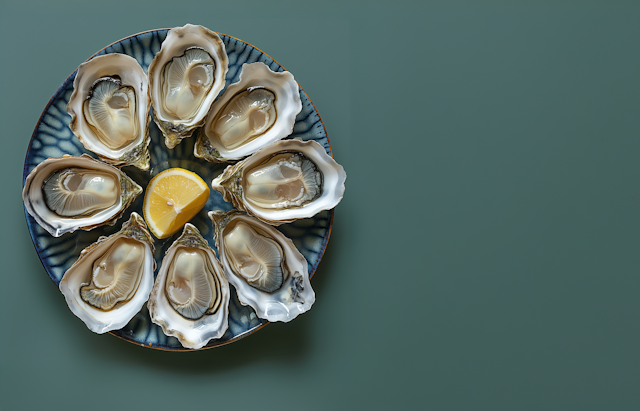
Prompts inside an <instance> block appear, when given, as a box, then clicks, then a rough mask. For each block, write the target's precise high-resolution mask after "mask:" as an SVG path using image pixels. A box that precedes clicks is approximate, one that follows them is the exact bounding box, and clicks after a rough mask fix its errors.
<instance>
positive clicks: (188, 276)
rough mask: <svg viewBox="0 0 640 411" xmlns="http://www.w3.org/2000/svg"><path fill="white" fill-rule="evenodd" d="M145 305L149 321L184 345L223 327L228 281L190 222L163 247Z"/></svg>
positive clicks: (216, 334) (196, 344)
mask: <svg viewBox="0 0 640 411" xmlns="http://www.w3.org/2000/svg"><path fill="white" fill-rule="evenodd" d="M148 307H149V313H150V314H151V321H153V322H154V323H156V324H158V325H159V326H160V327H162V331H163V332H164V333H165V334H166V335H168V336H174V337H177V338H178V340H180V343H181V344H182V345H183V346H184V347H185V348H193V349H198V348H202V347H204V346H205V345H206V344H207V342H209V340H211V339H213V338H220V337H222V335H223V334H224V332H225V331H226V330H227V327H228V316H229V282H228V281H227V278H226V277H225V275H224V273H223V271H222V268H221V267H220V263H219V262H218V259H217V258H216V255H215V253H214V252H213V250H212V249H211V248H210V247H209V244H208V243H207V241H206V240H205V239H204V238H202V236H201V235H200V232H199V231H198V229H197V228H196V227H195V226H193V225H192V224H189V223H187V224H186V225H185V228H184V231H183V233H182V235H181V236H180V237H179V238H178V239H177V240H176V241H175V242H174V243H173V244H172V245H171V247H169V249H168V250H167V252H166V254H165V257H164V260H162V266H161V267H160V271H159V272H158V277H157V278H156V282H155V284H154V286H153V290H152V291H151V296H150V297H149V303H148Z"/></svg>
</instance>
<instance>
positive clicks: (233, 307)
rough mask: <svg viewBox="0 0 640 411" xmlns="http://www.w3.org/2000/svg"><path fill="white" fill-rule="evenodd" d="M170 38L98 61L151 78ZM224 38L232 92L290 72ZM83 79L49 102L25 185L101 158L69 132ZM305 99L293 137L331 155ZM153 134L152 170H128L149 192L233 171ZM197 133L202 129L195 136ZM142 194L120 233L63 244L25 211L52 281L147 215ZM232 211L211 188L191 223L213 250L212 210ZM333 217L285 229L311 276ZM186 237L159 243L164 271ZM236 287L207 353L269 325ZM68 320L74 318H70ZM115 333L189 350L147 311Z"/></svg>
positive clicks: (117, 49) (126, 42)
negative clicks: (249, 81)
mask: <svg viewBox="0 0 640 411" xmlns="http://www.w3.org/2000/svg"><path fill="white" fill-rule="evenodd" d="M166 36H167V30H154V31H149V32H145V33H140V34H137V35H133V36H131V37H127V38H125V39H123V40H121V41H118V42H116V43H114V44H112V45H110V46H108V47H107V48H105V49H103V50H101V51H100V52H98V53H97V54H96V56H99V55H103V54H110V53H123V54H127V55H129V56H131V57H133V58H135V59H136V60H138V63H140V65H141V66H142V68H143V69H144V71H145V72H146V71H147V68H148V67H149V64H151V60H153V57H154V56H155V54H156V53H157V52H158V51H159V50H160V46H161V44H162V41H163V40H164V39H165V37H166ZM220 37H221V38H222V40H223V41H224V45H225V47H226V51H227V54H228V55H229V71H228V72H227V76H226V79H225V80H226V85H225V89H226V86H228V85H229V84H231V83H234V82H236V81H238V77H239V75H240V70H241V67H242V64H244V63H253V62H256V61H260V62H263V63H265V64H266V65H267V66H269V67H270V68H271V70H273V71H284V69H283V68H282V67H281V66H280V65H279V64H278V63H276V62H275V61H274V60H273V59H272V58H271V57H269V56H268V55H266V54H264V53H263V52H261V51H260V50H258V49H256V48H254V47H253V46H251V45H250V44H247V43H244V42H242V41H240V40H238V39H235V38H233V37H229V36H226V35H222V34H221V35H220ZM76 73H77V71H76V72H74V73H73V74H72V75H71V76H69V78H67V80H66V81H65V82H64V83H63V84H62V86H60V88H59V89H58V91H57V92H56V93H55V94H54V96H53V97H52V98H51V100H50V101H49V104H48V105H47V107H46V108H45V110H44V112H43V113H42V116H41V117H40V120H39V121H38V124H37V125H36V128H35V130H34V132H33V136H32V138H31V143H30V144H29V148H28V150H27V156H26V158H25V162H24V174H23V179H22V185H23V187H24V182H25V179H26V177H27V175H28V174H29V172H31V170H33V169H34V168H35V167H36V166H37V165H38V164H39V163H40V162H42V161H44V160H45V159H47V158H49V157H62V155H64V154H71V155H76V156H77V155H81V154H83V153H87V154H89V155H91V156H93V157H94V158H97V156H96V155H95V154H93V153H91V152H89V151H87V150H85V149H84V147H83V146H82V144H81V143H80V142H79V141H78V139H77V138H76V137H75V135H74V134H73V133H72V132H71V129H70V128H69V120H70V119H71V117H70V116H69V115H68V114H67V111H66V106H67V102H68V101H69V97H70V96H71V93H72V92H73V80H74V79H75V76H76ZM294 75H295V73H294ZM220 94H222V93H220ZM300 98H301V100H302V111H301V112H300V114H299V115H298V116H297V118H296V123H295V127H294V131H293V133H292V135H291V136H290V137H289V138H300V139H302V140H315V141H317V142H318V143H320V144H321V145H322V146H323V147H324V148H325V150H326V151H327V153H328V154H329V155H331V149H330V146H329V140H328V138H327V133H326V130H325V128H324V125H323V124H322V121H321V120H320V117H319V116H318V113H317V111H316V110H315V107H314V106H313V104H311V101H309V99H308V98H307V95H306V94H305V93H304V92H303V91H302V90H301V91H300ZM149 134H150V135H151V144H150V146H149V149H150V155H151V168H150V170H149V171H146V172H144V171H141V170H139V169H137V168H135V167H124V168H123V171H124V172H125V173H126V174H127V175H129V176H130V177H131V178H133V179H134V180H135V181H136V182H137V183H138V184H139V185H140V186H141V187H143V188H144V187H146V186H147V184H148V183H149V181H150V180H151V178H152V177H153V176H155V175H156V174H158V173H159V172H161V171H163V170H166V169H168V168H173V167H181V168H185V169H187V170H191V171H193V172H195V173H197V174H198V175H200V176H201V177H202V178H203V179H204V180H205V181H207V182H209V183H210V182H211V181H212V180H213V178H215V177H216V176H217V175H218V174H220V173H221V172H222V170H223V169H224V168H225V167H226V165H227V164H213V163H208V162H206V161H204V160H201V159H198V158H196V157H194V155H193V145H194V142H195V137H191V138H187V139H185V140H182V142H181V143H180V144H179V145H178V146H176V147H175V148H174V149H173V150H169V149H167V147H166V146H165V145H164V138H163V136H162V133H161V132H160V130H159V129H158V128H157V126H156V125H155V123H154V122H153V121H151V123H150V131H149ZM196 134H197V130H196V132H195V133H194V136H195V135H196ZM143 196H144V194H142V195H140V196H139V197H138V198H137V199H136V200H135V201H134V202H133V204H132V205H131V206H130V207H129V208H128V209H127V210H126V212H125V214H124V216H123V217H122V218H121V219H120V220H118V221H117V223H116V224H115V225H114V226H113V227H109V226H102V227H98V228H96V229H94V230H92V231H76V232H75V233H69V234H65V235H63V236H61V237H59V238H54V237H52V236H50V235H49V233H48V232H47V231H45V230H44V229H43V228H42V227H40V226H39V225H38V224H37V223H36V222H35V220H34V219H33V217H31V216H30V215H29V214H28V213H27V211H26V209H25V215H26V217H27V225H28V227H29V232H30V233H31V238H32V239H33V244H34V246H35V248H36V251H37V252H38V256H39V257H40V260H41V261H42V265H43V266H44V268H45V270H46V271H47V273H48V274H49V277H50V278H51V279H52V280H53V282H54V283H55V284H56V285H58V284H59V282H60V280H61V279H62V276H63V275H64V273H65V271H66V270H67V269H68V268H69V267H70V266H71V265H72V264H73V263H74V262H75V261H76V260H77V259H78V257H79V255H80V251H82V250H83V249H84V248H85V247H87V246H88V245H90V244H92V243H94V242H95V241H97V239H98V237H100V236H102V235H110V234H113V233H114V232H116V231H118V230H119V229H120V228H121V226H122V223H123V222H124V221H126V220H127V219H128V218H129V215H130V213H131V212H132V211H136V212H137V213H139V214H140V215H142V203H143ZM232 208H233V207H232V206H231V204H229V203H227V202H225V201H224V200H223V199H222V195H221V194H220V193H218V192H217V191H215V190H211V195H210V196H209V200H208V201H207V204H206V206H205V207H204V209H203V210H202V211H201V212H200V213H198V215H197V216H196V217H194V219H193V220H192V221H191V223H193V224H194V225H195V226H196V227H198V229H199V230H200V232H201V234H202V235H203V237H204V238H205V239H206V240H207V241H208V242H209V245H210V246H211V247H212V248H213V249H214V250H215V249H216V247H215V242H214V240H213V234H214V232H213V226H212V224H211V221H210V220H209V218H208V217H207V212H208V211H210V210H230V209H232ZM332 219H333V211H323V212H321V213H320V214H318V215H316V216H315V217H313V218H308V219H303V220H298V221H295V222H293V223H290V224H284V225H281V226H279V227H278V229H279V230H280V231H281V232H282V233H284V234H285V235H286V236H287V237H289V238H291V239H292V240H293V242H294V244H295V245H296V247H297V248H298V250H300V252H301V253H302V254H303V255H304V256H305V258H306V259H307V262H308V264H309V275H310V276H313V273H314V272H315V270H316V268H317V267H318V264H319V263H320V259H321V258H322V255H323V253H324V250H325V248H326V246H327V241H328V240H329V235H330V232H331V223H332ZM180 234H181V232H178V233H176V234H174V235H173V236H171V237H169V238H167V239H164V240H156V241H155V246H156V251H155V260H156V263H157V266H158V268H159V267H160V264H161V262H162V257H163V256H164V254H165V251H166V250H167V249H168V248H169V246H170V245H171V244H172V243H173V241H174V240H175V239H176V238H177V237H178V236H179V235H180ZM216 252H217V250H216ZM157 272H158V269H156V273H155V275H157ZM231 288H232V290H233V291H232V293H231V301H230V305H229V329H228V330H227V332H226V333H225V334H224V336H223V337H222V338H220V339H217V340H212V341H210V342H209V344H208V345H207V346H206V347H205V348H209V347H215V346H218V345H222V344H226V343H229V342H232V341H234V340H237V339H239V338H242V337H243V336H246V335H248V334H250V333H251V332H253V331H256V330H257V329H258V328H260V327H261V326H262V325H264V324H266V323H267V321H265V320H261V319H259V318H257V317H256V315H255V312H254V311H253V309H252V308H251V307H249V306H243V305H242V304H241V303H240V302H239V301H238V297H237V296H236V293H235V290H234V289H233V286H232V287H231ZM69 315H72V314H71V313H69ZM112 334H114V335H116V336H118V337H120V338H123V339H125V340H128V341H131V342H133V343H138V344H142V345H144V346H151V347H153V348H158V349H165V350H185V349H184V348H183V347H182V345H181V344H180V343H179V342H178V340H177V339H176V338H175V337H167V336H165V335H164V333H163V332H162V329H161V328H160V327H159V326H157V325H155V324H153V323H152V322H151V319H150V317H149V311H148V310H147V307H146V305H145V306H144V307H143V308H142V310H141V311H140V312H139V313H138V314H137V315H136V316H135V317H134V318H133V319H132V320H131V321H130V322H129V323H128V324H127V325H126V326H125V327H124V328H122V329H120V330H117V331H113V332H112Z"/></svg>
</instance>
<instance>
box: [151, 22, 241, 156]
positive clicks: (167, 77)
mask: <svg viewBox="0 0 640 411" xmlns="http://www.w3.org/2000/svg"><path fill="white" fill-rule="evenodd" d="M228 69H229V59H228V57H227V53H226V51H225V48H224V43H223V42H222V40H221V39H220V37H219V36H218V35H217V34H216V33H214V32H212V31H211V30H209V29H207V28H205V27H202V26H194V25H192V24H187V25H185V26H184V27H176V28H173V29H171V30H169V33H168V34H167V38H166V39H165V40H164V41H163V42H162V48H161V49H160V51H159V52H158V53H157V54H156V56H155V57H154V58H153V61H152V62H151V65H149V70H148V74H149V84H150V92H151V101H152V103H153V104H152V106H153V119H154V121H155V122H156V124H157V125H158V127H159V128H160V130H162V133H163V134H164V136H165V144H166V145H167V147H169V148H173V147H175V146H176V144H178V143H180V140H182V139H183V138H186V137H189V136H191V134H192V133H193V130H194V129H195V128H196V127H199V126H201V125H202V123H203V122H204V118H205V117H206V115H207V113H208V112H209V108H210V107H211V104H212V103H213V100H215V98H216V97H217V96H218V94H219V93H220V91H221V90H222V89H223V88H224V85H225V75H226V74H227V71H228Z"/></svg>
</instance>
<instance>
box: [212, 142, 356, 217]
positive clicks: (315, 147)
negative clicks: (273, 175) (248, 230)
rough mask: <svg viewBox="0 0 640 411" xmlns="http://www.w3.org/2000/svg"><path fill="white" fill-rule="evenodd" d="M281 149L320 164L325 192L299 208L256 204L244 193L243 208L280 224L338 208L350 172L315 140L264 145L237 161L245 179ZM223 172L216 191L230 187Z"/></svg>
mask: <svg viewBox="0 0 640 411" xmlns="http://www.w3.org/2000/svg"><path fill="white" fill-rule="evenodd" d="M279 152H299V153H302V154H304V155H305V156H306V157H307V158H309V159H310V160H311V161H312V162H313V163H314V164H315V165H316V167H317V168H318V169H319V170H320V171H321V172H322V177H323V182H322V193H321V195H320V197H318V198H316V199H315V200H313V201H312V202H310V203H308V204H305V205H303V206H302V207H297V208H287V209H280V210H278V209H265V208H260V207H256V206H254V205H252V204H251V203H249V202H247V201H246V200H245V198H244V192H243V193H242V198H240V199H238V198H237V196H236V200H237V201H240V202H241V203H242V206H243V208H244V209H245V210H246V211H247V212H248V213H249V214H252V215H254V216H256V217H258V218H260V219H261V220H263V221H266V222H268V223H269V224H273V225H279V224H282V223H286V222H291V221H293V220H297V219H299V218H309V217H313V216H314V215H316V214H318V213H319V212H320V211H323V210H329V209H332V208H334V207H335V206H336V205H337V204H338V203H339V202H340V200H341V199H342V196H343V195H344V182H345V180H346V178H347V174H346V173H345V171H344V168H343V167H342V166H341V165H340V164H338V163H336V161H335V160H334V159H333V158H331V157H330V156H329V155H327V153H326V151H325V149H324V147H322V146H321V145H320V144H318V143H317V142H315V141H313V140H309V141H304V142H303V141H299V140H282V141H278V142H276V143H273V144H272V145H270V146H268V147H265V148H263V149H262V150H260V151H257V152H256V153H254V154H252V155H251V156H250V157H248V158H247V159H245V160H242V161H241V162H239V163H237V164H236V165H235V166H236V167H241V168H242V169H243V170H242V179H243V180H244V178H245V174H246V173H247V171H248V170H251V168H252V167H253V166H254V165H257V164H260V163H262V162H263V161H265V159H267V158H269V157H271V156H272V155H274V154H276V153H279ZM229 167H234V166H228V167H227V169H229ZM225 174H226V170H225V172H223V173H222V174H221V175H220V176H218V177H217V178H215V179H214V180H213V182H212V183H211V186H212V187H213V189H214V190H218V191H221V192H224V191H225V190H226V188H225V187H224V186H223V185H222V184H221V183H222V182H223V179H224V178H225V177H228V176H226V175H225Z"/></svg>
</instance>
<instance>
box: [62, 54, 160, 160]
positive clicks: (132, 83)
mask: <svg viewBox="0 0 640 411" xmlns="http://www.w3.org/2000/svg"><path fill="white" fill-rule="evenodd" d="M67 112H68V113H69V115H70V116H71V121H70V123H69V127H70V128H71V130H72V131H73V133H74V134H75V135H76V136H77V137H78V139H79V140H80V142H81V143H82V144H83V145H84V147H85V148H86V149H87V150H90V151H92V152H94V153H96V154H97V155H98V156H99V157H100V159H102V160H104V161H106V162H107V163H110V164H113V165H116V166H122V165H134V166H136V167H138V168H140V169H142V170H147V169H148V168H149V151H148V147H147V146H148V145H149V141H150V137H149V131H148V128H147V125H148V123H149V82H148V80H147V75H146V74H145V73H144V71H143V70H142V67H140V65H139V64H138V62H137V61H136V59H134V58H133V57H129V56H127V55H125V54H106V55H104V56H98V57H94V58H93V59H91V60H89V61H87V62H85V63H83V64H81V65H80V67H78V74H77V75H76V78H75V80H74V82H73V94H71V98H70V99H69V104H67Z"/></svg>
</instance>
